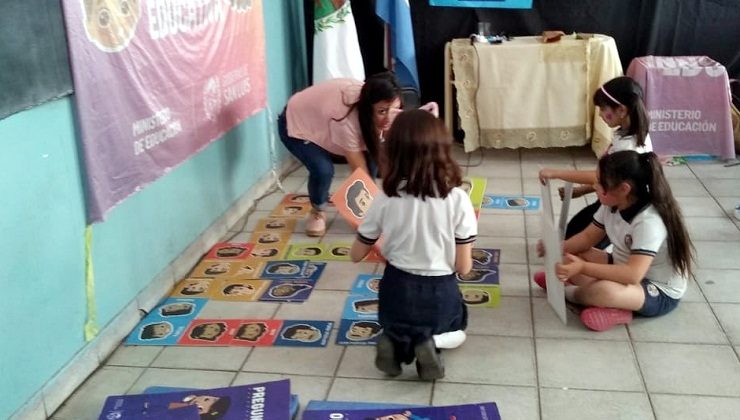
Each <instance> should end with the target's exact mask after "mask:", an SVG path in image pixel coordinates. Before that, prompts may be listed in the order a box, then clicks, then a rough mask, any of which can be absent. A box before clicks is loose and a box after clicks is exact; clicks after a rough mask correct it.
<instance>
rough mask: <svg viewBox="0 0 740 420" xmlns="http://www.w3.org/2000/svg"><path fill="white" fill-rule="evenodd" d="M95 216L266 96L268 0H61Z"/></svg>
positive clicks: (220, 131) (227, 126)
mask: <svg viewBox="0 0 740 420" xmlns="http://www.w3.org/2000/svg"><path fill="white" fill-rule="evenodd" d="M63 6H64V14H65V21H66V26H67V35H68V39H69V45H70V56H71V59H72V70H73V79H74V87H75V96H76V102H77V110H78V114H79V115H78V118H79V122H80V129H81V137H82V145H83V150H84V157H85V166H86V177H87V191H88V197H87V199H88V204H87V207H88V219H89V221H90V222H96V221H100V220H102V219H103V217H104V216H105V214H106V213H107V212H108V210H110V209H111V208H112V207H114V206H115V205H116V204H118V203H120V202H121V201H123V200H124V199H125V198H126V197H128V196H129V195H131V194H132V193H134V192H136V191H138V190H139V189H141V188H142V187H143V186H145V185H147V184H149V183H150V182H152V181H154V180H156V179H157V178H159V177H160V176H162V175H163V174H165V173H167V172H168V171H169V170H171V169H172V168H174V167H175V166H177V165H178V164H180V163H182V162H184V161H185V160H187V159H188V158H189V157H191V156H193V155H194V154H196V153H197V152H199V151H200V150H201V149H203V148H204V147H206V146H207V145H208V144H209V143H211V142H212V141H214V140H216V139H218V138H219V137H220V136H221V135H222V134H224V133H225V132H227V131H228V130H229V129H231V128H232V127H234V126H235V125H236V124H238V123H239V122H241V121H243V120H244V119H245V118H247V117H249V116H250V115H253V114H254V113H256V112H257V111H259V110H260V109H261V108H264V106H265V103H266V92H265V33H264V24H263V20H262V2H261V0H63Z"/></svg>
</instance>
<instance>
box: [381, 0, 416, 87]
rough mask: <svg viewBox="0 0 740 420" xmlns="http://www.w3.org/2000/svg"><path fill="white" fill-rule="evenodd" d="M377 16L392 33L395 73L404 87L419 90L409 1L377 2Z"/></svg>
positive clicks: (383, 0) (384, 0)
mask: <svg viewBox="0 0 740 420" xmlns="http://www.w3.org/2000/svg"><path fill="white" fill-rule="evenodd" d="M375 14H377V15H378V17H380V19H382V20H383V21H384V22H385V23H387V24H388V27H389V28H390V33H391V52H392V54H393V59H394V60H395V65H394V71H395V72H396V75H397V76H398V79H399V80H400V81H401V85H403V86H413V87H415V88H416V90H417V91H418V90H419V73H418V71H417V70H416V47H415V46H414V28H413V27H412V25H411V7H410V6H409V2H408V0H377V2H376V3H375Z"/></svg>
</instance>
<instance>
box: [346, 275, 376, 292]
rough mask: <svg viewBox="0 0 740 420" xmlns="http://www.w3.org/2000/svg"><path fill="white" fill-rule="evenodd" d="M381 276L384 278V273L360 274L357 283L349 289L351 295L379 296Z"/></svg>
mask: <svg viewBox="0 0 740 420" xmlns="http://www.w3.org/2000/svg"><path fill="white" fill-rule="evenodd" d="M381 278H383V275H382V274H360V275H358V276H357V278H356V279H355V284H353V285H352V289H350V291H349V294H350V296H352V295H359V296H376V297H377V295H378V289H379V288H380V279H381Z"/></svg>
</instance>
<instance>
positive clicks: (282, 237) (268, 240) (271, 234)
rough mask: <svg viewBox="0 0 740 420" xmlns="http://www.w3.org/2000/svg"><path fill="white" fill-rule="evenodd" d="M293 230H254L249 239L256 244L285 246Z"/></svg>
mask: <svg viewBox="0 0 740 420" xmlns="http://www.w3.org/2000/svg"><path fill="white" fill-rule="evenodd" d="M291 235H292V233H291V232H280V231H277V230H260V231H254V232H252V236H251V237H250V239H249V241H250V242H251V243H253V244H254V245H255V246H276V245H283V246H285V245H286V244H287V243H288V241H289V240H290V236H291Z"/></svg>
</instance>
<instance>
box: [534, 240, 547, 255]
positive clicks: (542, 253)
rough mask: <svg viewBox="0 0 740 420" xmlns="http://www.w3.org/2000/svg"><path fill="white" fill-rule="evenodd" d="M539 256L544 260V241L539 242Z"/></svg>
mask: <svg viewBox="0 0 740 420" xmlns="http://www.w3.org/2000/svg"><path fill="white" fill-rule="evenodd" d="M536 249H537V256H538V257H540V258H542V257H544V256H545V244H544V243H543V242H542V239H540V240H538V241H537V248H536Z"/></svg>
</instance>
